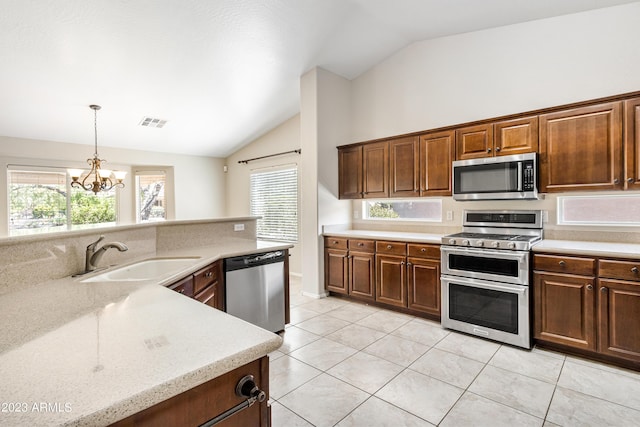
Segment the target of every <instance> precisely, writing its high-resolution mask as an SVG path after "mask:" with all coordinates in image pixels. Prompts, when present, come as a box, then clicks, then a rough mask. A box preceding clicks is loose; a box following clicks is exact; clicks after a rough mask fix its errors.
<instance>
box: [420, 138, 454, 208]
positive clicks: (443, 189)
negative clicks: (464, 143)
mask: <svg viewBox="0 0 640 427" xmlns="http://www.w3.org/2000/svg"><path fill="white" fill-rule="evenodd" d="M455 141H456V134H455V132H454V131H453V130H450V131H445V132H435V133H429V134H426V135H422V136H421V137H420V195H421V196H450V195H451V163H452V162H453V161H454V160H455V149H456V146H455Z"/></svg>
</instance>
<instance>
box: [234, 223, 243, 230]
mask: <svg viewBox="0 0 640 427" xmlns="http://www.w3.org/2000/svg"><path fill="white" fill-rule="evenodd" d="M233 231H244V224H233Z"/></svg>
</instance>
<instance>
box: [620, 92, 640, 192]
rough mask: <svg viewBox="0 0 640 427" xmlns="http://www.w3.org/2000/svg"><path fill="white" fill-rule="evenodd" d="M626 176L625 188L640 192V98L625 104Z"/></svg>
mask: <svg viewBox="0 0 640 427" xmlns="http://www.w3.org/2000/svg"><path fill="white" fill-rule="evenodd" d="M624 115H625V127H624V144H625V157H626V164H625V175H624V178H625V180H624V188H625V189H629V190H640V98H633V99H629V100H627V101H625V103H624Z"/></svg>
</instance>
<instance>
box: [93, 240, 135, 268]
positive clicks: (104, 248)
mask: <svg viewBox="0 0 640 427" xmlns="http://www.w3.org/2000/svg"><path fill="white" fill-rule="evenodd" d="M103 240H104V236H100V238H99V239H98V240H96V241H95V242H93V243H91V244H90V245H89V246H87V253H86V258H85V262H84V272H85V273H89V272H91V271H95V269H96V268H97V264H98V262H100V259H101V258H102V256H103V255H104V253H105V252H107V250H108V249H109V248H116V249H117V250H119V251H120V252H124V251H126V250H128V249H129V248H128V247H127V245H125V244H124V243H120V242H109V243H105V244H104V245H102V247H101V248H100V249H98V250H96V247H97V246H98V243H100V242H102V241H103Z"/></svg>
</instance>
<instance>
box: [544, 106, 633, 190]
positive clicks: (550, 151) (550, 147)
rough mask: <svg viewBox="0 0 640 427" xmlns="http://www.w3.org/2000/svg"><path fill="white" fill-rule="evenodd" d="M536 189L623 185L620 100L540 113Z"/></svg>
mask: <svg viewBox="0 0 640 427" xmlns="http://www.w3.org/2000/svg"><path fill="white" fill-rule="evenodd" d="M539 169H540V191H541V192H559V191H572V190H573V191H575V190H613V189H621V188H623V165H622V102H610V103H606V104H599V105H593V106H589V107H581V108H575V109H571V110H565V111H559V112H555V113H549V114H543V115H541V116H540V163H539Z"/></svg>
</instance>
